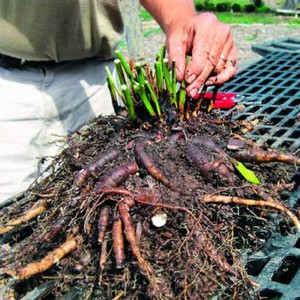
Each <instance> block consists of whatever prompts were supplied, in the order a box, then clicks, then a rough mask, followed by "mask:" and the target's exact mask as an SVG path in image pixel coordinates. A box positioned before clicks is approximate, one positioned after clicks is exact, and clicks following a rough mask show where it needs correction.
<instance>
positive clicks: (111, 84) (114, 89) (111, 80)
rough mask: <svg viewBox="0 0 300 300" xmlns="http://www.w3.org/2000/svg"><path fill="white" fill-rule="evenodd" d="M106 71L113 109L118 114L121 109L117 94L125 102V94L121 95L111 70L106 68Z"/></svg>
mask: <svg viewBox="0 0 300 300" xmlns="http://www.w3.org/2000/svg"><path fill="white" fill-rule="evenodd" d="M105 70H106V73H107V78H106V81H107V85H108V88H109V91H110V95H111V98H112V103H113V107H114V109H115V111H116V112H117V111H118V108H119V104H118V99H117V94H118V95H119V97H120V98H121V99H122V100H123V101H124V97H123V94H122V93H121V91H120V90H119V89H118V87H117V84H116V83H115V80H114V78H113V76H112V74H111V72H110V70H109V68H108V67H105Z"/></svg>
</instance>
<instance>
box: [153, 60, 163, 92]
mask: <svg viewBox="0 0 300 300" xmlns="http://www.w3.org/2000/svg"><path fill="white" fill-rule="evenodd" d="M154 67H155V73H156V85H157V90H158V93H161V92H162V89H163V71H162V63H161V61H156V62H155V63H154Z"/></svg>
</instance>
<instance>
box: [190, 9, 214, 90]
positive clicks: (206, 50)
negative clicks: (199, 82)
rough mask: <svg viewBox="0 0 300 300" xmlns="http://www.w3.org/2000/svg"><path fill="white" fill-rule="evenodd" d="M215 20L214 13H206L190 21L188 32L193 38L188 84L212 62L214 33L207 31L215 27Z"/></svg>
mask: <svg viewBox="0 0 300 300" xmlns="http://www.w3.org/2000/svg"><path fill="white" fill-rule="evenodd" d="M215 22H216V17H215V16H214V15H213V14H210V13H204V14H201V15H199V16H197V17H196V18H195V19H194V20H192V21H191V23H190V29H189V32H188V34H189V38H190V39H192V53H191V60H190V62H189V64H188V66H187V67H186V74H185V81H186V82H187V83H188V84H191V83H193V82H194V81H195V80H196V78H197V77H198V76H199V75H200V74H201V73H202V72H203V70H204V69H205V70H207V68H208V67H207V66H205V65H206V63H208V64H210V62H209V54H210V51H211V45H212V44H213V42H214V35H213V34H207V33H208V32H210V31H211V30H212V28H214V23H215Z"/></svg>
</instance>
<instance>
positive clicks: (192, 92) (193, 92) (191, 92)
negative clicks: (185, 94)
mask: <svg viewBox="0 0 300 300" xmlns="http://www.w3.org/2000/svg"><path fill="white" fill-rule="evenodd" d="M197 92H198V89H192V90H191V91H190V96H191V97H192V98H194V97H195V95H196V94H197Z"/></svg>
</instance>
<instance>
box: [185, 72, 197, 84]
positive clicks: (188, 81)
mask: <svg viewBox="0 0 300 300" xmlns="http://www.w3.org/2000/svg"><path fill="white" fill-rule="evenodd" d="M195 79H196V75H195V74H193V75H191V76H190V77H189V78H188V79H187V83H189V84H191V83H193V82H194V81H195Z"/></svg>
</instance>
